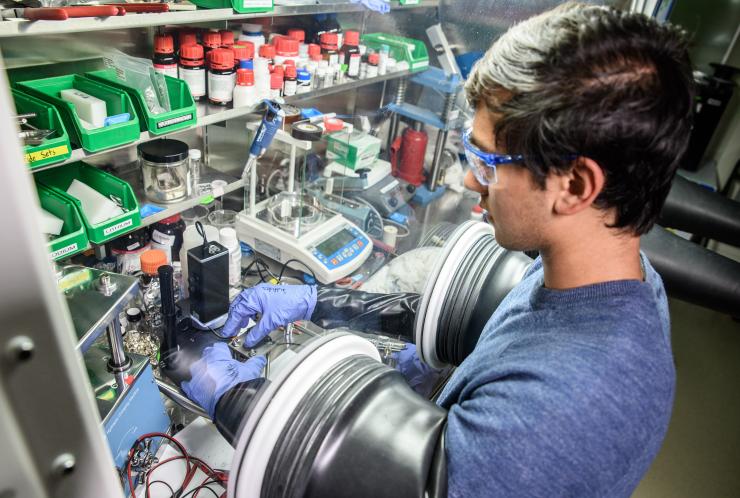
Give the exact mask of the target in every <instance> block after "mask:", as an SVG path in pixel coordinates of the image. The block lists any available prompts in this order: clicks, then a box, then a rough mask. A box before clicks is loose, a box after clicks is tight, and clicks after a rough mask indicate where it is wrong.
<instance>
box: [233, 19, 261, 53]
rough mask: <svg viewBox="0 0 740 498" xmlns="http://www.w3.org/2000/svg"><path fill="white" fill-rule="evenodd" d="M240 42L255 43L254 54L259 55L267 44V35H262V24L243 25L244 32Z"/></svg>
mask: <svg viewBox="0 0 740 498" xmlns="http://www.w3.org/2000/svg"><path fill="white" fill-rule="evenodd" d="M239 40H241V41H248V42H252V43H254V53H255V54H257V53H259V50H260V47H261V46H262V45H264V44H265V35H264V34H262V25H260V24H250V23H244V24H242V32H241V34H240V35H239Z"/></svg>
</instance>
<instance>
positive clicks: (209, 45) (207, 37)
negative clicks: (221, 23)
mask: <svg viewBox="0 0 740 498" xmlns="http://www.w3.org/2000/svg"><path fill="white" fill-rule="evenodd" d="M203 48H204V50H205V54H206V58H208V54H209V53H210V52H211V50H216V49H217V48H221V33H219V32H218V31H215V30H211V31H206V32H205V33H203Z"/></svg>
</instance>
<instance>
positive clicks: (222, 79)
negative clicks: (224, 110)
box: [208, 48, 236, 105]
mask: <svg viewBox="0 0 740 498" xmlns="http://www.w3.org/2000/svg"><path fill="white" fill-rule="evenodd" d="M235 86H236V71H234V52H233V51H232V50H229V49H227V48H216V49H213V50H211V52H210V53H209V54H208V101H209V102H211V103H212V104H216V105H226V104H228V103H230V102H231V101H232V100H233V98H234V87H235Z"/></svg>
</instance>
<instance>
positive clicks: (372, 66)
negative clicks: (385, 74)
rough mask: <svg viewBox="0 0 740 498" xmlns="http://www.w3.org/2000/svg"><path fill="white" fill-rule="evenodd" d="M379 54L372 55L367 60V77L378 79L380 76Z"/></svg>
mask: <svg viewBox="0 0 740 498" xmlns="http://www.w3.org/2000/svg"><path fill="white" fill-rule="evenodd" d="M379 61H380V55H379V54H370V55H369V56H368V58H367V77H368V78H376V77H377V76H378V62H379Z"/></svg>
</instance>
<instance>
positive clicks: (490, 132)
mask: <svg viewBox="0 0 740 498" xmlns="http://www.w3.org/2000/svg"><path fill="white" fill-rule="evenodd" d="M466 91H467V94H468V98H469V100H470V102H471V104H472V105H473V106H474V108H475V118H474V122H473V126H472V129H471V130H470V131H469V132H467V133H466V134H465V136H464V144H465V150H466V155H467V157H468V162H469V164H470V165H471V171H470V172H469V173H468V174H467V176H466V178H465V184H466V186H467V187H468V188H470V189H472V190H474V191H476V192H478V193H479V194H480V196H481V206H482V207H484V208H485V209H486V210H487V213H488V218H489V221H490V222H491V223H492V224H493V226H494V228H495V232H496V239H497V241H498V242H499V243H500V244H501V245H502V246H504V247H506V248H508V249H511V250H537V251H539V253H540V255H541V256H540V258H538V259H537V260H536V261H535V263H534V264H533V265H532V267H531V268H530V270H529V271H528V273H527V275H526V276H525V277H524V279H523V280H522V282H521V283H520V284H519V285H518V286H517V287H515V288H514V290H513V291H512V292H511V293H510V294H509V295H508V296H507V297H506V299H505V300H504V301H503V302H502V304H501V305H500V306H499V308H498V309H497V310H496V312H495V313H494V314H493V316H492V317H491V319H490V320H489V322H488V324H487V325H486V328H485V329H484V331H483V333H482V335H481V337H480V340H479V342H478V344H477V346H476V348H475V350H474V351H473V352H472V353H471V355H470V356H469V357H468V358H467V359H465V361H464V362H463V363H462V364H461V365H460V366H459V367H458V368H457V370H456V371H455V372H454V374H453V375H452V377H451V379H450V380H449V382H448V384H447V385H446V387H445V389H444V391H443V392H442V394H441V396H440V397H439V400H438V404H439V405H440V406H442V407H444V408H446V409H447V410H448V417H447V427H446V434H445V436H446V439H445V442H446V456H447V473H448V489H449V496H451V497H465V498H472V497H492V496H547V497H555V496H563V497H576V496H579V497H580V496H582V497H595V496H609V497H612V496H620V497H621V496H624V497H627V496H630V494H631V493H632V491H633V490H634V489H635V487H636V486H637V484H638V483H639V481H640V479H641V477H642V476H643V475H644V473H645V472H646V471H647V469H648V467H649V465H650V463H651V462H652V460H653V459H654V457H655V455H656V454H657V453H658V450H659V448H660V445H661V443H662V441H663V438H664V436H665V432H666V429H667V427H668V422H669V419H670V413H671V407H672V403H673V395H674V381H675V371H674V367H673V359H672V354H671V346H670V330H669V317H668V308H667V301H666V296H665V292H664V289H663V285H662V282H661V280H660V277H659V276H658V275H657V274H656V273H655V271H654V270H653V268H652V267H651V266H650V263H649V262H648V261H647V259H646V258H644V257H642V256H641V254H640V235H642V234H644V233H646V232H647V231H648V230H649V229H650V228H651V226H652V225H653V223H654V221H655V219H656V217H657V216H658V213H659V211H660V209H661V207H662V205H663V202H664V200H665V197H666V195H667V193H668V190H669V187H670V183H671V180H672V178H673V176H674V173H675V171H676V168H677V166H678V164H679V161H680V159H681V156H682V154H683V152H684V149H685V147H686V144H687V142H688V133H689V128H690V112H691V107H692V89H691V67H690V63H689V60H688V56H687V42H686V38H685V36H684V35H683V34H682V33H681V32H680V31H678V30H677V29H675V28H672V27H669V26H662V25H659V24H657V23H655V22H654V21H652V20H650V19H648V18H645V17H643V16H640V15H633V14H627V13H620V12H618V11H615V10H612V9H608V8H603V7H598V6H588V5H581V4H566V5H563V6H561V7H559V8H556V9H554V10H552V11H549V12H546V13H544V14H542V15H540V16H537V17H534V18H532V19H529V20H527V21H525V22H523V23H521V24H518V25H516V26H514V27H513V28H511V29H510V30H509V31H508V32H507V33H506V34H504V35H503V36H502V37H501V38H500V39H498V40H497V41H496V42H495V43H494V45H493V46H492V47H491V49H490V50H489V51H488V53H487V54H486V55H485V56H484V57H483V59H482V60H481V61H480V62H479V63H478V64H477V65H476V67H475V69H474V70H473V73H472V74H471V76H470V78H469V80H468V83H467V85H466ZM280 287H281V288H280ZM315 304H316V290H315V288H313V287H308V286H296V287H291V286H278V287H270V288H269V289H268V288H264V287H263V288H260V287H256V288H253V289H248V290H246V291H244V293H243V294H242V296H241V297H240V298H238V300H237V301H236V302H235V304H234V305H233V306H232V311H231V316H230V319H229V322H228V323H227V326H226V328H225V332H226V333H230V332H231V333H233V332H235V331H236V330H238V326H240V325H243V324H244V323H245V322H246V320H247V319H248V318H249V317H250V316H254V315H255V314H256V313H258V312H259V313H262V321H264V325H263V326H261V327H260V328H259V329H258V331H257V332H256V333H255V334H254V335H253V336H251V337H250V340H251V342H252V343H254V342H256V341H257V340H260V339H261V338H262V337H263V336H264V334H266V333H267V332H269V330H271V329H272V328H274V326H276V325H280V324H282V323H287V322H289V321H292V320H296V319H309V318H312V314H313V313H314V306H315ZM260 325H262V323H261V324H260ZM402 360H403V361H402V364H401V371H402V372H403V373H404V375H406V376H407V377H409V378H418V373H419V369H417V368H415V367H416V366H418V365H419V362H418V359H417V358H416V357H415V355H414V354H413V349H412V348H410V349H409V350H408V351H407V353H406V354H405V355H404V356H403V357H402ZM219 361H222V362H226V363H228V362H233V360H231V359H230V357H224V358H221V359H220V360H219ZM250 361H252V360H250ZM247 365H248V364H247ZM254 366H255V365H251V367H254ZM257 366H258V365H257ZM246 368H247V367H246V366H245V369H244V370H243V371H244V372H245V374H244V375H239V376H233V377H232V378H229V379H224V378H219V377H218V376H219V372H221V371H225V370H228V369H224V368H221V369H219V368H218V367H217V366H216V363H208V364H201V365H200V366H199V367H198V368H196V369H195V370H194V372H196V373H197V374H195V373H194V376H193V381H191V383H190V384H187V385H184V386H183V387H184V388H185V390H186V392H188V394H189V395H190V396H191V397H192V398H193V399H195V400H196V401H198V402H200V403H201V404H202V405H204V406H208V407H209V411H211V413H212V414H213V412H214V411H217V407H216V404H217V402H218V398H219V396H220V395H221V394H222V393H223V392H225V391H226V390H228V389H230V388H231V387H233V386H234V385H235V384H236V383H238V382H243V381H245V380H249V378H254V377H255V376H257V375H259V373H258V372H259V368H252V369H251V370H250V371H249V372H247V370H246ZM422 370H423V369H422ZM208 371H211V373H208ZM239 371H242V370H239ZM255 371H256V373H255ZM204 372H206V373H204ZM201 386H206V387H201ZM214 386H215V387H214Z"/></svg>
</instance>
